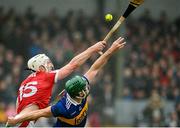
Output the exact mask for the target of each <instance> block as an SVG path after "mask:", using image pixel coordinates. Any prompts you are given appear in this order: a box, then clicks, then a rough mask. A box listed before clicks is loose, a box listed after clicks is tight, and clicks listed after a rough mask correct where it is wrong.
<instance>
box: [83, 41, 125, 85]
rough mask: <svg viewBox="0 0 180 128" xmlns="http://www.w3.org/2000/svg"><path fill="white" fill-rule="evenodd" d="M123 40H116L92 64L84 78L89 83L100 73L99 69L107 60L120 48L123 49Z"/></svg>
mask: <svg viewBox="0 0 180 128" xmlns="http://www.w3.org/2000/svg"><path fill="white" fill-rule="evenodd" d="M125 43H126V42H124V38H121V37H120V38H118V39H117V40H116V41H114V43H113V44H112V45H111V47H110V48H109V49H108V50H107V51H106V52H105V53H104V54H103V55H102V56H100V57H99V58H98V59H97V60H96V61H95V62H94V64H93V65H92V66H91V67H90V69H89V70H88V71H87V72H86V73H85V76H86V77H87V78H88V80H89V81H90V82H91V81H92V80H93V79H94V77H95V76H96V74H97V73H98V72H99V71H100V69H101V68H102V67H103V66H104V65H105V64H106V63H107V61H108V59H109V58H110V57H111V56H112V55H113V54H114V53H115V52H116V51H117V50H118V49H120V48H122V47H124V44H125Z"/></svg>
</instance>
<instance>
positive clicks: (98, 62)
mask: <svg viewBox="0 0 180 128" xmlns="http://www.w3.org/2000/svg"><path fill="white" fill-rule="evenodd" d="M112 54H113V52H112V51H111V50H110V49H109V50H108V51H106V52H105V53H104V54H103V55H102V56H101V57H99V58H98V59H97V60H96V61H95V62H94V64H93V65H92V66H91V68H90V69H89V70H88V72H86V74H85V76H86V78H88V80H89V82H90V83H91V81H93V79H94V77H95V76H96V75H97V73H98V72H99V71H100V70H101V68H102V67H103V66H104V65H105V64H106V63H107V61H108V59H109V58H110V57H111V56H112Z"/></svg>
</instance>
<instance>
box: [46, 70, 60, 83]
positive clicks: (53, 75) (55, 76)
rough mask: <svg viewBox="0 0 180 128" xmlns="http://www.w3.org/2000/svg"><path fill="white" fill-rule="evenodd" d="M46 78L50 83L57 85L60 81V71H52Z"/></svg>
mask: <svg viewBox="0 0 180 128" xmlns="http://www.w3.org/2000/svg"><path fill="white" fill-rule="evenodd" d="M46 78H47V80H48V81H50V82H52V83H56V82H57V81H58V71H56V70H55V71H52V72H49V73H47V74H46Z"/></svg>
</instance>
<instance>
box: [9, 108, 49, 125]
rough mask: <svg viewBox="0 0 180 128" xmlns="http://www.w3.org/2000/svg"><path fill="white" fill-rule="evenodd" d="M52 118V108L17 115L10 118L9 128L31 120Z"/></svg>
mask: <svg viewBox="0 0 180 128" xmlns="http://www.w3.org/2000/svg"><path fill="white" fill-rule="evenodd" d="M50 116H52V113H51V106H50V107H47V108H45V109H40V110H35V111H32V112H29V113H24V114H20V115H17V116H15V117H8V122H7V125H8V126H14V125H16V124H18V123H22V122H24V121H27V120H28V121H31V120H37V119H38V118H40V117H50Z"/></svg>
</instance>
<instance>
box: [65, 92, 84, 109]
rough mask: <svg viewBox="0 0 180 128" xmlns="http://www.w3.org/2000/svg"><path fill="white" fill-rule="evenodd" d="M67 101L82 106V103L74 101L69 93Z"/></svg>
mask: <svg viewBox="0 0 180 128" xmlns="http://www.w3.org/2000/svg"><path fill="white" fill-rule="evenodd" d="M67 99H68V100H69V101H70V102H71V103H72V104H73V105H75V106H77V105H79V104H81V103H78V102H77V101H75V100H74V99H72V98H71V97H70V95H69V94H68V93H67Z"/></svg>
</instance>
